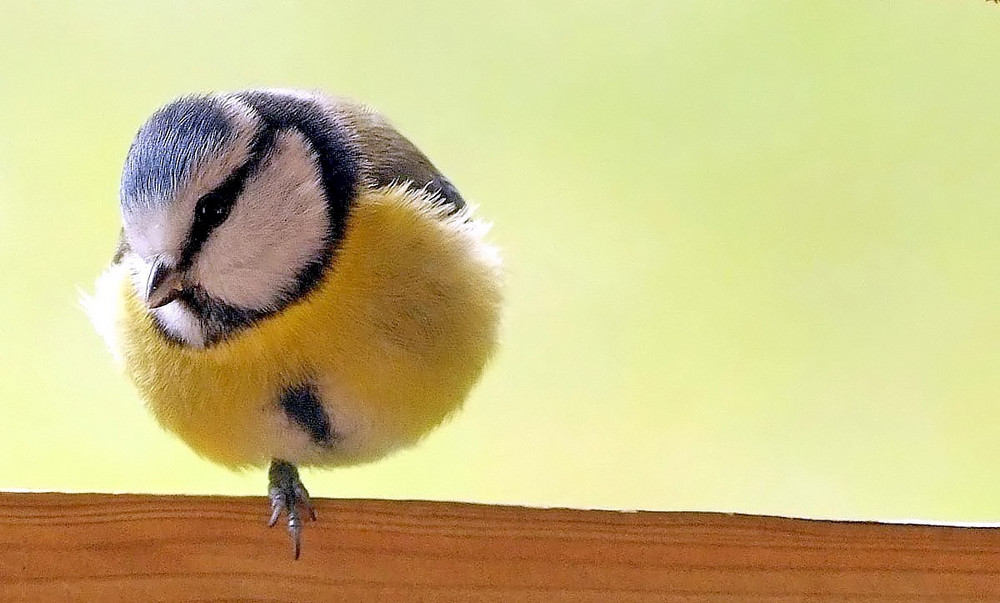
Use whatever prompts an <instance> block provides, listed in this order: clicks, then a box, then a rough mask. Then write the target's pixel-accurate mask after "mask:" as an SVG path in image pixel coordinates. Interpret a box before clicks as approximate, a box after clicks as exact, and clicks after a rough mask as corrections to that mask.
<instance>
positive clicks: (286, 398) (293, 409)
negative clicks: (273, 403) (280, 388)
mask: <svg viewBox="0 0 1000 603" xmlns="http://www.w3.org/2000/svg"><path fill="white" fill-rule="evenodd" d="M281 408H282V409H283V410H284V411H285V414H286V415H288V418H289V419H291V420H292V423H295V424H296V425H298V426H299V427H301V428H302V429H303V430H304V431H305V432H306V433H307V434H309V437H310V438H311V439H312V441H313V442H316V443H317V444H319V445H320V446H330V445H332V444H333V440H334V438H333V431H332V429H331V426H330V417H328V416H327V414H326V410H325V409H324V408H323V405H322V404H321V403H320V400H319V395H318V394H317V392H316V389H315V388H314V387H313V386H312V385H311V384H305V385H299V386H296V387H290V388H288V389H286V390H285V391H284V392H282V394H281Z"/></svg>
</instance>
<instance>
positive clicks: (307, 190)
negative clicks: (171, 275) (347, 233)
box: [192, 131, 329, 309]
mask: <svg viewBox="0 0 1000 603" xmlns="http://www.w3.org/2000/svg"><path fill="white" fill-rule="evenodd" d="M328 228H329V217H328V215H327V207H326V201H325V196H324V193H323V189H322V185H321V183H320V174H319V168H318V167H317V163H316V160H315V157H314V152H313V151H312V149H311V147H310V146H309V144H308V142H307V141H306V139H305V137H303V136H302V134H300V133H299V132H297V131H286V132H283V133H281V134H280V135H279V137H278V138H277V140H276V141H275V147H274V150H273V152H272V155H271V157H270V159H269V160H268V161H267V162H266V163H265V165H264V166H263V167H262V169H261V171H260V172H259V173H258V174H257V175H256V176H255V177H253V178H252V179H250V180H248V181H247V183H246V186H245V187H244V189H243V193H242V195H240V197H239V199H238V200H237V202H236V205H235V206H234V207H233V211H232V214H230V216H229V217H228V218H227V219H226V221H225V222H223V223H222V224H221V225H220V226H219V227H218V228H216V229H215V231H213V232H212V234H211V236H210V237H209V238H208V240H207V241H206V242H205V244H204V246H203V247H202V249H201V252H200V253H199V254H198V258H197V260H196V262H195V265H194V266H193V267H192V276H193V280H194V281H195V282H197V283H198V284H200V285H201V286H202V287H204V288H205V290H206V291H207V292H208V293H209V295H211V296H212V297H215V298H216V299H219V300H221V301H223V302H225V303H227V304H230V305H234V306H239V307H243V308H254V309H271V308H274V307H277V306H278V305H279V303H280V302H281V301H282V297H283V295H284V294H285V293H287V292H289V291H290V290H292V289H293V288H294V287H295V284H296V283H295V279H296V276H297V275H298V274H299V272H300V271H301V270H302V269H303V268H304V267H305V266H306V265H307V264H308V263H309V262H310V261H312V260H313V259H314V258H316V257H318V256H320V255H321V254H322V252H323V250H324V247H325V246H326V245H327V233H328Z"/></svg>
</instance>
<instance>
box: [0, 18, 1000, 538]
mask: <svg viewBox="0 0 1000 603" xmlns="http://www.w3.org/2000/svg"><path fill="white" fill-rule="evenodd" d="M0 4H2V6H0V9H2V10H0V13H2V18H0V283H2V285H3V288H2V290H0V371H2V372H0V489H32V490H69V491H79V490H86V491H131V492H184V493H227V494H263V492H264V489H265V479H264V476H263V475H262V474H261V473H249V474H243V475H240V474H233V473H229V472H227V471H226V470H223V469H220V468H217V467H214V466H212V465H211V464H209V463H207V462H205V461H203V460H201V459H199V458H198V457H196V456H195V455H194V454H193V453H191V452H189V451H188V450H187V449H186V448H185V447H184V446H183V445H182V444H181V443H180V442H178V441H177V440H175V439H173V438H172V437H171V436H169V435H167V434H165V433H163V432H161V431H160V430H159V428H158V427H157V426H156V425H155V424H154V423H153V421H152V419H151V418H150V417H149V416H148V415H147V414H146V412H145V411H144V409H143V408H142V405H141V403H140V402H139V401H138V400H137V398H136V395H135V394H134V392H133V391H132V389H131V388H130V387H129V385H128V384H127V383H126V382H125V380H124V378H123V377H122V376H120V375H119V374H118V373H116V371H115V369H114V368H113V366H112V363H111V360H110V357H109V355H108V354H107V353H106V351H105V349H104V348H103V344H102V342H101V341H100V340H99V339H98V337H97V336H96V335H95V334H94V333H93V332H92V330H91V329H90V327H89V325H88V323H87V322H86V319H85V318H84V315H83V314H82V312H81V311H80V310H79V308H78V305H77V288H78V287H82V288H84V289H87V288H89V287H90V286H91V283H92V282H93V279H94V277H95V276H96V275H97V274H98V272H99V271H100V270H101V268H102V266H103V265H104V264H105V262H106V261H107V260H108V259H109V256H110V254H111V252H112V249H113V247H114V243H115V238H116V236H117V230H118V213H117V184H118V176H119V170H120V167H121V162H122V159H123V157H124V154H125V151H126V149H127V146H128V144H129V142H130V139H131V137H132V135H133V134H134V132H135V130H136V128H137V127H138V125H139V124H140V123H141V122H142V121H143V120H144V118H145V117H146V116H147V115H148V114H149V113H150V112H151V111H152V110H154V109H155V108H156V107H157V106H158V105H160V104H162V103H163V102H165V101H167V100H169V99H171V98H172V97H174V96H177V95H180V94H183V93H188V92H192V91H206V90H226V89H235V88H242V87H249V86H282V87H301V88H311V89H322V90H327V91H331V92H336V93H341V94H345V95H349V96H353V97H356V98H358V99H362V100H364V101H367V102H369V103H371V104H373V105H375V106H376V107H378V108H380V109H381V110H382V111H383V112H385V113H386V114H388V115H389V116H390V117H391V118H393V119H394V120H395V122H396V123H397V124H398V125H399V127H400V128H401V129H402V130H403V131H404V132H406V133H407V134H408V135H409V136H410V137H411V138H413V139H414V140H415V141H417V143H418V144H419V145H420V146H421V147H422V148H424V149H425V150H426V151H427V153H428V154H429V155H430V156H431V157H432V158H433V159H434V160H435V161H436V162H437V163H438V165H439V166H440V167H441V168H442V169H443V170H444V171H445V172H446V173H447V174H449V175H450V176H451V178H452V180H454V182H456V183H457V185H458V186H459V187H460V189H461V190H462V191H463V193H464V194H465V195H466V197H467V198H469V199H472V200H474V201H475V202H477V203H478V204H480V205H481V208H482V213H483V214H484V215H485V216H488V217H490V218H491V219H492V220H493V221H494V222H495V228H494V231H493V240H494V241H495V242H497V243H499V244H500V245H501V246H502V247H503V249H504V251H505V257H506V263H507V271H508V283H509V284H508V298H509V305H508V309H507V313H506V324H505V329H504V347H503V351H502V353H501V354H500V356H499V357H498V358H497V360H496V361H495V362H494V364H493V366H492V368H491V370H490V371H489V373H488V375H487V376H486V378H485V379H484V381H483V382H482V384H481V385H480V387H479V388H478V389H477V390H476V392H475V395H474V396H473V398H472V399H471V400H470V402H469V404H468V406H467V408H466V410H465V412H464V413H462V414H460V415H459V416H457V417H456V418H455V419H454V420H453V421H451V422H450V423H449V424H448V425H447V426H446V427H445V428H443V429H442V430H440V431H439V432H437V433H435V434H434V435H432V436H431V437H430V438H428V439H427V440H426V441H425V442H424V443H423V444H422V445H421V446H419V447H418V448H416V449H414V450H412V451H408V452H404V453H401V454H399V455H397V456H395V457H392V458H391V459H389V460H386V461H384V462H382V463H379V464H376V465H371V466H365V467H359V468H351V469H346V470H338V471H331V472H309V473H308V474H307V476H306V480H307V484H308V485H309V487H310V489H311V490H312V491H313V492H314V494H316V495H320V496H344V497H392V498H430V499H458V500H475V501H488V502H502V503H525V504H533V505H560V506H562V505H565V506H574V507H612V508H644V509H664V510H669V509H720V510H735V511H749V512H762V513H781V514H791V515H804V516H822V517H865V518H925V519H933V520H962V521H987V520H995V519H998V518H1000V275H998V269H1000V6H998V5H996V4H993V3H990V2H983V1H981V0H949V1H944V0H912V1H907V2H873V1H871V0H850V1H844V0H826V1H812V2H802V1H800V0H787V1H781V2H778V1H768V2H737V1H732V2H697V1H685V2H667V1H665V0H626V1H621V0H615V1H611V0H608V1H607V2H576V1H562V2H553V1H544V2H539V1H533V0H516V1H505V2H490V3H467V2H447V1H430V2H414V3H411V2H356V3H347V2H327V1H320V0H316V1H313V2H296V1H288V2H264V1H259V2H237V1H227V2H200V1H194V0H186V1H180V2H163V3H152V2H96V1H81V2H61V3H56V2H51V3H44V2H39V3H22V2H12V1H8V0H3V1H2V2H0ZM262 505H263V502H262Z"/></svg>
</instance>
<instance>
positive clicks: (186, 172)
mask: <svg viewBox="0 0 1000 603" xmlns="http://www.w3.org/2000/svg"><path fill="white" fill-rule="evenodd" d="M329 119H330V118H329V117H325V116H324V115H323V113H322V111H321V110H320V109H319V108H318V107H317V105H316V103H315V101H314V100H310V99H306V98H297V97H292V96H281V95H278V94H275V93H241V94H232V95H206V96H191V97H185V98H182V99H179V100H177V101H174V102H172V103H170V104H169V105H167V106H165V107H163V108H162V109H160V110H159V111H157V112H156V113H154V114H153V115H152V116H151V117H150V118H149V120H147V121H146V123H145V124H144V125H143V126H142V128H141V129H140V130H139V133H138V134H137V135H136V138H135V140H134V142H133V143H132V146H131V148H130V149H129V152H128V157H127V158H126V161H125V167H124V172H123V175H122V183H121V211H122V220H123V224H124V236H125V240H126V243H127V245H128V248H129V250H130V251H129V253H130V255H132V256H133V266H134V268H133V280H134V282H135V286H136V289H137V293H138V295H139V296H140V297H141V298H142V299H143V300H144V301H145V302H146V304H147V305H148V306H149V308H150V311H151V312H152V313H153V315H154V317H155V318H156V319H157V321H158V322H159V324H160V325H161V327H162V328H163V329H164V330H165V331H166V332H167V333H168V334H169V335H171V336H173V337H174V338H175V339H177V340H179V341H181V342H184V343H188V344H191V345H205V344H208V343H212V342H213V341H214V340H218V339H221V338H222V337H224V336H225V335H227V334H228V333H229V332H231V331H233V330H235V329H237V328H239V327H241V326H246V325H245V324H243V323H249V322H253V321H254V320H256V319H258V318H259V317H261V316H265V315H267V314H269V313H271V312H274V311H277V310H279V309H281V308H282V307H283V306H284V305H286V304H288V303H289V302H291V301H293V300H294V299H296V298H297V297H300V296H301V295H304V294H305V293H306V292H308V290H309V289H310V288H311V287H312V286H313V285H314V284H315V282H316V281H317V280H318V279H319V278H320V275H321V273H322V272H323V270H324V268H325V267H326V264H328V263H329V259H330V254H331V250H332V246H333V245H334V243H336V239H337V237H338V236H339V233H340V232H342V229H343V221H344V220H345V219H346V209H345V207H346V204H347V203H348V201H349V199H347V198H346V197H349V196H350V195H351V194H352V193H353V191H352V189H351V186H352V182H351V181H350V176H351V166H350V165H349V164H350V159H349V158H350V152H349V149H348V148H347V147H346V146H345V145H346V144H347V143H346V142H344V141H343V140H339V139H338V137H337V133H336V127H335V126H336V124H334V123H324V121H323V120H329ZM341 138H342V137H341ZM338 144H339V145H340V146H339V147H337V145H338ZM331 145H333V147H335V148H333V150H332V151H331V148H330V147H331ZM331 154H332V155H333V157H332V158H331V157H330V156H329V155H331ZM331 170H333V172H334V174H333V177H334V179H335V178H336V177H337V175H338V174H339V176H340V182H339V188H338V186H337V185H338V182H336V181H333V182H332V181H331V174H330V172H331ZM338 170H339V171H338ZM331 195H333V196H337V197H338V198H337V199H331Z"/></svg>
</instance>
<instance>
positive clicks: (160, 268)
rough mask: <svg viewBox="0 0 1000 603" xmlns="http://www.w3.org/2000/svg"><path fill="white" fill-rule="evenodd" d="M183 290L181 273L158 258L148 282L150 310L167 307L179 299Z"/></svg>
mask: <svg viewBox="0 0 1000 603" xmlns="http://www.w3.org/2000/svg"><path fill="white" fill-rule="evenodd" d="M182 288H183V285H182V283H181V275H180V273H179V272H177V270H176V269H175V268H171V267H170V266H168V265H167V264H166V263H165V262H164V261H163V260H162V259H160V258H157V259H155V260H154V261H153V269H152V270H150V271H149V281H147V282H146V305H147V306H149V308H150V309H152V308H159V307H160V306H165V305H167V304H169V303H170V302H172V301H174V300H175V299H177V296H178V295H180V293H181V289H182Z"/></svg>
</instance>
